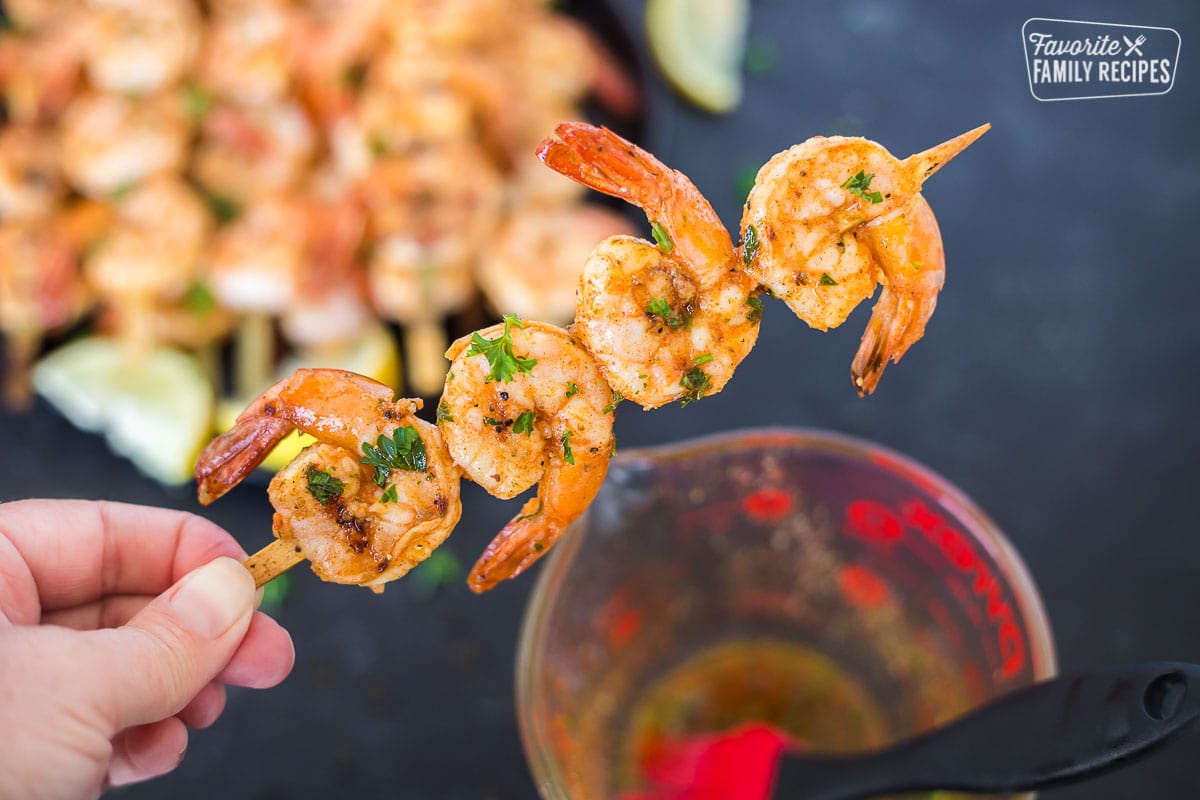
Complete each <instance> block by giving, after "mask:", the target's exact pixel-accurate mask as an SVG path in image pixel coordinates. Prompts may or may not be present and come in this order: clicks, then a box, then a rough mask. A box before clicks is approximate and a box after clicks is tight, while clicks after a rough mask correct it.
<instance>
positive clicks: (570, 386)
mask: <svg viewBox="0 0 1200 800" xmlns="http://www.w3.org/2000/svg"><path fill="white" fill-rule="evenodd" d="M577 394H579V384H577V383H575V381H567V397H574V396H575V395H577Z"/></svg>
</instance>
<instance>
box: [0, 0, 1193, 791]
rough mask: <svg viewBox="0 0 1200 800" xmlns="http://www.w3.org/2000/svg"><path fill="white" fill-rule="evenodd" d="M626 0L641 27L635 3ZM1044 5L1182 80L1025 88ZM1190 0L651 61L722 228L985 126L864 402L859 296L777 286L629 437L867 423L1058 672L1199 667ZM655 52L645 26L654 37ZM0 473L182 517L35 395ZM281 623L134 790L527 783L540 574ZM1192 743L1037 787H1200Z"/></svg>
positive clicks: (472, 493) (484, 501)
mask: <svg viewBox="0 0 1200 800" xmlns="http://www.w3.org/2000/svg"><path fill="white" fill-rule="evenodd" d="M617 5H618V6H619V7H620V8H621V10H622V12H623V14H624V16H625V17H626V19H628V20H629V21H630V22H631V23H633V27H634V35H635V38H637V40H638V42H639V46H640V47H643V46H642V39H643V34H642V32H641V26H640V13H641V8H642V4H641V2H638V1H636V0H620V2H618V3H617ZM1031 16H1044V17H1060V18H1069V19H1091V20H1097V21H1106V22H1121V23H1133V24H1145V25H1160V26H1170V27H1174V28H1176V29H1177V30H1178V31H1179V32H1180V34H1181V35H1182V38H1183V49H1182V55H1181V60H1180V61H1181V63H1180V65H1179V70H1178V77H1177V79H1176V85H1175V88H1174V89H1173V91H1172V92H1171V93H1170V94H1168V95H1166V96H1162V97H1148V98H1129V99H1109V100H1091V101H1081V102H1064V103H1039V102H1036V101H1035V100H1034V99H1033V98H1032V97H1031V96H1030V93H1029V88H1028V85H1027V82H1026V74H1025V60H1024V56H1023V54H1022V49H1021V42H1020V28H1021V24H1022V22H1024V20H1025V19H1026V18H1028V17H1031ZM1197 22H1200V6H1198V5H1197V4H1196V3H1195V2H1193V0H1153V1H1152V2H1146V3H1141V4H1138V5H1137V7H1136V8H1135V7H1134V6H1133V4H1122V3H1116V2H1097V3H1083V2H1051V0H1042V1H1041V2H1019V3H1012V2H1004V3H1000V2H991V3H984V2H959V3H934V2H914V3H900V2H889V1H887V0H869V1H864V0H853V1H849V2H840V3H836V4H834V3H817V2H808V3H797V2H790V1H789V0H759V2H756V3H755V7H754V19H753V23H752V31H751V36H752V39H753V40H754V41H755V42H757V43H769V45H770V46H771V47H772V48H773V49H774V50H775V51H776V53H777V55H778V61H777V63H776V64H775V66H774V67H773V68H772V69H770V70H769V71H767V72H766V73H764V74H759V75H755V76H753V77H751V78H750V79H749V83H748V87H747V94H746V99H745V102H744V104H743V106H742V107H741V109H740V110H739V111H738V112H737V113H735V114H731V115H729V116H727V117H722V118H714V117H710V116H707V115H705V114H703V113H700V112H697V111H695V110H692V109H690V108H689V107H687V105H686V104H684V103H682V102H681V101H679V100H677V99H676V98H675V97H674V96H673V95H672V94H671V93H670V92H669V91H668V90H666V89H665V88H664V86H663V85H662V81H661V78H659V77H658V76H657V74H656V73H655V72H653V71H652V70H651V71H650V72H649V75H650V108H649V113H650V118H649V121H648V129H647V134H646V136H645V139H644V141H643V142H642V143H643V144H645V145H646V146H647V147H649V148H650V149H651V150H653V151H654V152H656V153H657V154H658V155H659V156H661V157H662V158H663V159H664V160H666V161H667V162H668V163H670V164H671V165H673V166H675V167H678V168H680V169H682V170H684V171H685V172H687V173H688V174H689V175H690V176H691V177H692V178H693V179H694V180H695V182H696V183H697V184H698V185H699V187H700V188H701V189H702V190H703V191H704V192H705V193H706V194H707V195H708V197H709V198H711V200H712V202H713V204H714V205H715V206H716V208H717V210H718V211H719V212H720V213H721V215H722V217H723V218H724V219H725V220H726V222H727V223H728V224H730V225H731V226H734V225H736V224H737V221H738V219H739V216H740V202H741V199H742V198H741V197H739V196H738V194H737V189H736V176H737V175H738V173H739V172H742V171H743V170H744V169H745V168H746V167H750V166H756V165H757V164H759V163H761V162H762V161H763V160H765V159H766V158H767V157H769V156H770V155H772V154H773V153H775V152H776V151H777V150H780V149H783V148H784V147H787V146H788V145H791V144H793V143H796V142H799V141H801V140H803V139H805V138H807V137H808V136H811V135H814V134H821V133H830V132H832V131H834V130H835V129H841V130H846V129H847V128H852V129H854V130H853V132H861V133H865V134H867V135H869V136H870V137H871V138H874V139H876V140H878V141H880V142H882V143H883V144H884V145H886V146H887V147H889V148H890V149H891V150H892V151H893V152H895V153H897V154H899V155H904V154H907V153H909V152H912V151H915V150H919V149H922V148H924V147H926V146H929V145H931V144H933V143H935V142H937V141H940V140H942V139H945V138H947V137H949V136H951V135H953V134H956V133H959V132H961V131H963V130H966V129H967V128H970V127H973V126H975V125H977V124H979V123H980V122H983V121H990V122H991V123H992V124H993V126H994V128H993V130H992V131H991V132H990V133H989V134H988V135H987V136H985V137H984V138H983V139H982V140H980V142H979V143H978V144H977V145H975V146H974V147H972V148H971V149H970V150H969V151H968V152H967V153H966V154H965V155H963V156H962V157H961V158H960V159H959V160H957V161H955V162H954V163H953V164H952V165H951V166H950V167H949V168H947V169H946V170H944V171H943V172H941V173H939V174H938V175H937V176H936V177H935V178H934V179H933V180H932V181H931V182H930V183H929V184H928V186H927V189H926V196H927V197H928V199H929V201H930V203H931V204H932V206H933V208H934V209H935V210H936V212H937V214H938V217H939V219H940V222H941V227H942V231H943V234H944V238H945V244H946V253H947V261H948V264H949V270H948V278H947V285H946V289H945V291H944V292H943V294H942V298H941V301H940V303H939V307H938V311H937V314H936V315H935V316H934V318H933V321H932V323H931V325H930V327H929V330H928V333H927V335H926V336H925V339H924V340H923V341H921V342H920V343H919V344H918V345H916V346H915V347H914V348H913V350H912V351H911V352H910V354H909V355H908V356H906V358H905V360H904V362H903V363H902V364H900V365H899V366H893V367H891V368H890V369H889V370H888V372H887V374H886V375H885V377H884V379H883V381H882V383H881V385H880V389H879V391H878V392H877V394H876V395H875V396H874V397H872V398H870V399H867V400H860V399H858V398H857V397H856V396H855V394H854V392H853V391H852V389H851V386H850V381H849V374H848V368H849V363H850V358H851V356H852V354H853V352H854V349H855V347H856V345H857V340H858V337H859V336H860V334H861V331H862V329H863V327H864V325H865V323H866V319H867V316H868V314H869V304H865V305H864V306H863V307H862V308H860V309H859V310H858V311H857V312H856V313H855V314H854V315H853V316H852V317H851V318H850V320H849V322H848V323H847V324H846V325H844V326H843V327H842V328H841V329H839V330H837V331H834V332H831V333H827V334H818V333H816V332H813V331H810V330H808V329H807V328H806V327H805V326H804V325H803V324H802V323H800V322H799V321H798V320H796V319H795V318H794V317H792V316H791V315H790V314H789V313H788V311H787V309H786V307H785V306H783V305H782V304H780V303H777V302H768V304H767V308H766V312H765V321H764V325H763V330H762V336H761V338H760V339H759V344H758V347H757V348H756V349H755V351H754V352H753V353H752V354H751V356H750V357H749V358H748V359H747V360H746V362H745V363H744V364H743V366H742V367H741V369H740V370H739V372H738V375H737V377H736V379H735V380H734V381H733V382H732V383H731V384H730V386H729V388H728V389H726V391H725V392H724V393H723V394H721V395H719V396H717V397H714V398H710V399H706V400H705V401H704V402H703V403H700V404H698V405H694V406H691V407H689V408H687V409H685V410H680V409H677V408H675V409H664V410H662V411H659V412H655V413H654V414H652V415H648V414H644V413H642V412H640V411H639V410H637V409H635V408H630V407H628V406H626V407H624V408H622V409H621V412H620V414H619V415H618V416H619V419H618V421H617V432H618V436H619V439H620V443H621V446H622V447H623V448H628V447H631V446H635V445H642V444H651V443H663V442H674V441H678V440H681V439H684V438H686V437H689V436H694V435H699V434H706V433H710V432H713V431H717V430H728V429H733V428H738V427H746V426H757V425H802V426H812V427H821V428H831V429H834V430H839V431H843V432H847V433H851V434H855V435H858V436H863V437H866V438H870V439H874V440H877V441H879V442H882V443H884V444H886V445H888V446H890V447H892V448H894V449H897V450H899V451H901V452H904V453H907V454H909V455H911V456H913V457H915V458H916V459H918V460H919V461H922V462H925V463H926V464H928V465H929V466H931V467H933V468H934V469H935V470H937V471H939V472H941V473H942V474H944V475H945V476H947V477H948V478H949V479H950V480H952V481H953V482H955V483H957V484H959V485H960V486H961V487H962V488H963V489H964V490H966V492H967V493H968V494H970V495H971V496H973V497H974V498H975V499H976V500H977V501H978V502H979V504H980V505H981V506H982V507H983V508H984V509H986V510H987V511H988V512H989V513H990V514H991V515H992V516H993V517H994V518H995V519H996V520H997V521H998V522H999V523H1000V525H1001V526H1002V528H1004V529H1005V530H1006V531H1007V533H1008V535H1009V536H1010V538H1011V539H1012V540H1013V542H1014V543H1015V544H1016V545H1017V547H1018V548H1019V550H1020V551H1021V552H1022V553H1023V555H1024V556H1025V558H1026V560H1027V561H1028V563H1029V566H1030V568H1031V570H1032V572H1033V575H1034V577H1035V578H1036V580H1037V582H1038V584H1039V586H1040V587H1041V589H1042V593H1043V596H1044V598H1045V601H1046V605H1047V608H1048V610H1049V613H1050V616H1051V618H1052V621H1053V625H1054V629H1055V635H1056V639H1057V642H1058V646H1059V652H1060V656H1061V661H1062V665H1063V666H1064V667H1065V668H1072V667H1081V666H1085V665H1088V664H1093V663H1096V662H1101V661H1108V660H1113V659H1123V658H1173V659H1183V660H1190V661H1200V582H1198V581H1197V576H1198V575H1200V566H1198V565H1200V535H1198V534H1200V531H1197V529H1196V525H1195V519H1196V516H1197V512H1198V511H1200V508H1198V502H1197V497H1198V496H1200V494H1198V492H1197V487H1196V485H1195V484H1196V479H1197V477H1198V475H1200V470H1197V463H1198V456H1197V450H1198V448H1200V433H1198V432H1197V428H1196V426H1195V425H1194V421H1193V417H1194V412H1195V410H1196V408H1197V390H1198V389H1200V375H1198V369H1197V354H1198V353H1200V324H1197V321H1196V312H1195V308H1196V297H1197V293H1198V292H1200V260H1198V259H1197V257H1196V254H1195V253H1194V252H1193V250H1192V244H1191V235H1192V234H1193V233H1194V232H1196V230H1197V227H1196V226H1197V225H1198V224H1200V183H1198V178H1200V147H1197V144H1196V143H1197V130H1198V128H1200V102H1198V101H1200V92H1198V91H1197V86H1198V81H1200V61H1196V60H1193V57H1192V46H1193V44H1194V40H1193V39H1192V38H1191V37H1192V34H1193V31H1194V30H1195V29H1196V23H1197ZM643 52H644V47H643ZM0 425H2V426H3V428H2V429H3V431H4V438H3V442H4V456H3V459H2V462H0V496H2V497H3V498H4V499H12V498H17V497H24V496H33V495H53V496H85V497H108V498H116V499H123V500H130V501H137V502H145V503H154V504H162V505H171V506H178V507H182V508H189V509H192V510H199V509H198V507H197V506H196V504H195V502H194V500H193V499H192V495H191V491H190V490H189V489H180V490H166V489H161V488H159V487H156V486H154V485H153V484H152V483H150V482H149V481H148V480H145V479H143V478H141V477H140V476H138V475H137V474H136V472H135V471H134V470H133V469H132V468H131V467H130V466H128V465H127V464H125V463H124V462H118V461H116V460H115V459H113V458H112V457H111V456H109V455H108V454H107V451H106V449H105V447H104V445H103V443H102V442H101V441H100V440H99V439H97V438H95V437H92V436H87V435H82V434H80V433H78V432H77V431H75V430H74V429H73V428H72V427H71V426H70V425H69V424H68V423H66V422H65V421H63V420H62V419H60V418H58V417H57V416H55V415H54V414H53V413H51V412H50V411H49V410H47V409H46V408H45V407H44V406H39V407H38V408H37V409H36V411H35V412H34V413H31V414H27V415H24V416H20V417H15V416H3V417H0ZM264 495H265V493H264V492H263V491H262V488H261V486H247V487H243V488H242V489H240V490H238V491H236V492H235V493H234V494H233V495H232V496H231V497H229V498H228V499H226V500H223V501H222V502H220V503H218V504H217V505H215V506H213V507H212V508H211V509H207V510H205V511H204V513H205V514H206V515H208V516H210V517H212V518H213V519H215V520H217V521H218V522H220V523H221V524H223V525H225V526H226V527H228V528H229V530H231V531H232V532H233V533H234V534H235V535H236V536H237V537H238V538H239V539H240V540H241V541H242V542H243V543H244V544H245V545H246V547H247V548H250V549H253V548H255V547H257V546H259V545H260V544H263V543H265V542H266V540H267V536H268V535H269V534H268V525H269V516H270V510H269V507H268V505H267V502H266V499H265V496H264ZM463 507H464V516H463V521H462V524H461V525H460V526H459V528H458V531H457V532H456V534H455V535H454V537H453V539H452V540H451V541H450V543H449V544H448V546H449V547H450V548H451V549H452V550H453V551H454V552H455V553H457V554H458V555H459V557H460V558H461V559H462V560H463V561H464V562H469V561H470V560H472V559H473V558H474V557H475V555H476V554H478V553H479V552H480V550H481V549H482V547H483V546H484V544H485V543H486V542H487V540H488V539H489V538H490V537H491V536H492V535H493V534H494V533H495V532H496V531H497V530H498V529H499V527H500V525H501V524H502V523H503V522H504V521H505V520H506V519H507V518H508V516H509V515H511V514H512V513H514V512H515V507H514V506H513V505H512V504H508V505H506V504H504V503H501V502H499V501H496V500H493V499H491V498H489V497H487V496H486V495H485V494H484V493H483V492H482V491H479V490H478V489H477V488H475V487H473V486H466V485H464V493H463ZM298 572H299V573H300V574H298V575H297V577H296V580H295V581H294V584H293V591H292V593H291V595H290V597H289V598H288V599H287V601H286V602H285V604H284V606H283V607H282V609H281V610H280V611H279V614H278V616H279V618H280V619H281V620H282V621H283V623H284V624H285V625H287V626H288V627H289V628H290V629H291V630H292V632H293V635H294V637H295V640H296V646H297V665H296V670H295V673H294V675H293V676H292V677H291V678H290V679H289V680H288V681H287V682H286V683H285V684H284V685H283V686H282V687H280V688H278V689H276V690H274V691H270V692H263V693H250V692H231V694H230V698H229V707H228V710H227V711H226V714H225V716H224V718H223V719H222V720H221V722H220V723H219V724H218V725H217V726H216V728H214V729H213V730H211V731H206V732H202V733H198V734H195V735H194V736H193V737H192V744H191V747H190V752H189V754H188V757H187V760H186V761H185V762H184V764H183V766H182V767H181V768H180V769H179V770H178V771H177V772H176V773H175V774H174V775H172V776H171V777H169V778H167V779H164V780H160V781H157V782H154V783H151V784H149V785H146V786H143V787H139V788H136V789H132V790H126V791H125V792H123V793H122V794H124V795H125V796H128V797H131V798H133V797H137V798H142V797H160V796H175V797H216V796H220V797H239V798H241V797H247V798H283V797H297V798H308V797H312V798H316V797H332V796H340V795H350V794H353V795H355V796H359V797H365V798H373V797H413V798H438V799H439V800H440V799H442V798H445V799H446V800H449V799H450V798H497V799H498V798H527V797H532V796H534V790H533V787H532V784H531V782H530V779H529V776H528V773H527V771H526V768H525V766H524V762H523V758H522V754H521V748H520V744H519V741H518V737H517V730H516V724H515V720H514V715H513V693H512V660H513V652H514V647H515V641H516V635H517V629H518V622H519V619H520V613H521V609H522V605H523V603H524V601H525V598H526V596H527V594H528V592H529V590H530V588H531V586H532V580H531V578H529V577H526V578H524V579H521V580H518V581H515V582H511V583H509V584H506V585H504V586H502V587H501V588H499V589H497V590H495V591H493V592H492V593H490V594H488V595H487V596H485V597H482V598H477V597H474V596H472V595H470V594H469V593H468V592H467V591H466V590H465V588H463V587H462V586H459V585H455V586H453V587H450V588H447V589H444V590H442V591H441V592H440V593H439V594H438V595H437V596H434V597H432V598H426V597H421V596H419V595H418V594H417V593H415V592H414V591H412V589H411V587H409V586H406V585H405V584H404V583H401V584H398V585H396V586H394V587H392V588H391V589H390V590H389V591H388V592H387V593H386V594H384V595H383V596H381V597H378V598H376V597H374V596H372V595H370V594H368V593H367V592H363V591H358V590H352V589H346V588H339V587H331V586H324V585H321V584H320V583H319V582H318V581H317V580H316V579H315V578H313V577H312V576H311V575H310V574H308V573H307V571H305V570H299V571H298ZM1198 753H1200V738H1191V739H1187V740H1185V741H1183V742H1181V743H1179V744H1178V745H1176V746H1175V747H1174V748H1173V750H1172V751H1171V752H1169V753H1167V754H1165V755H1163V756H1161V757H1158V758H1156V759H1154V760H1153V761H1151V762H1147V763H1145V764H1143V765H1139V766H1136V767H1133V768H1131V769H1129V770H1127V771H1125V772H1123V773H1121V774H1118V775H1114V776H1111V777H1109V778H1105V779H1103V780H1101V781H1098V782H1095V783H1092V784H1088V785H1086V786H1083V787H1080V788H1077V789H1064V790H1058V791H1054V792H1048V793H1046V794H1045V795H1044V796H1045V797H1048V798H1064V799H1065V798H1091V799H1092V800H1105V799H1107V798H1146V797H1153V798H1193V797H1196V796H1197V794H1198V793H1200V774H1198V771H1197V768H1196V763H1197V754H1198Z"/></svg>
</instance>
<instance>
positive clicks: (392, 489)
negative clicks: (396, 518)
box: [379, 483, 399, 503]
mask: <svg viewBox="0 0 1200 800" xmlns="http://www.w3.org/2000/svg"><path fill="white" fill-rule="evenodd" d="M398 501H399V498H398V497H397V496H396V484H394V483H393V484H390V485H389V486H388V488H386V489H384V490H383V494H381V495H380V496H379V502H381V503H395V502H398Z"/></svg>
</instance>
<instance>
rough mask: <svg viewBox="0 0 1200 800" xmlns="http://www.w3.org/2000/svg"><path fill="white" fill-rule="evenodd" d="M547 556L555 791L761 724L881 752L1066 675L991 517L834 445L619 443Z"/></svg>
mask: <svg viewBox="0 0 1200 800" xmlns="http://www.w3.org/2000/svg"><path fill="white" fill-rule="evenodd" d="M548 562H549V563H547V564H546V566H545V568H544V569H543V571H542V574H541V576H540V577H539V580H538V584H537V587H536V589H535V591H534V594H533V597H532V598H531V600H530V605H529V607H528V609H527V611H526V616H525V621H524V625H523V628H522V635H521V644H520V651H519V653H518V662H517V704H518V717H519V722H520V726H521V732H522V738H523V740H524V745H525V751H526V755H527V757H528V759H529V763H530V767H531V770H532V772H533V775H534V778H535V781H536V783H537V786H538V790H539V792H540V793H541V795H542V797H543V798H545V799H546V800H559V798H564V799H565V798H570V799H571V800H600V799H602V798H615V797H619V796H620V795H621V794H622V793H623V792H625V791H631V790H634V789H635V788H637V786H638V784H639V780H640V772H639V764H640V763H641V762H642V759H644V758H646V757H647V754H648V753H649V752H650V751H653V749H654V747H655V746H656V743H658V742H661V741H662V740H663V739H665V738H671V737H679V736H690V735H696V734H702V733H706V732H713V731H719V730H725V729H728V728H730V727H733V726H735V725H737V724H739V723H743V722H749V721H765V722H769V723H771V724H774V725H777V726H779V727H782V728H784V729H785V730H787V731H788V732H789V733H791V734H792V735H793V736H795V737H796V738H798V739H802V740H804V741H805V742H806V744H808V745H810V746H811V747H813V748H814V749H821V750H825V751H834V752H837V751H842V752H847V751H854V750H860V749H864V748H869V747H874V746H879V745H882V744H886V743H887V742H889V741H892V740H894V739H897V738H903V737H905V736H908V735H910V734H913V733H916V732H918V731H920V730H923V729H926V728H928V727H931V726H934V725H937V724H939V723H941V722H943V721H945V720H948V719H951V718H953V717H955V716H957V715H959V714H961V713H962V712H964V711H966V710H967V709H969V708H971V707H973V706H975V705H978V704H980V703H983V702H985V701H987V700H989V699H991V698H993V697H996V696H998V695H1000V694H1004V693H1006V692H1008V691H1011V690H1012V689H1015V688H1017V687H1019V686H1023V685H1025V684H1027V683H1030V682H1032V681H1035V680H1041V679H1044V678H1047V677H1050V676H1052V675H1053V674H1054V673H1055V669H1056V665H1055V656H1054V648H1053V644H1052V640H1051V634H1050V628H1049V623H1048V621H1047V619H1046V615H1045V612H1044V610H1043V608H1042V604H1041V600H1040V598H1039V597H1038V594H1037V591H1036V589H1035V588H1034V586H1033V583H1032V581H1031V580H1030V578H1029V575H1028V573H1027V571H1026V570H1025V567H1024V565H1023V564H1022V563H1021V561H1020V559H1019V558H1018V557H1017V555H1016V553H1015V552H1014V551H1013V549H1012V547H1011V546H1010V545H1009V544H1008V542H1007V541H1006V540H1005V539H1004V537H1003V536H1002V534H1001V533H1000V532H999V530H997V528H996V526H995V524H994V523H992V522H991V521H990V520H989V519H988V518H987V517H986V516H985V515H984V514H983V512H982V511H980V510H979V509H978V507H976V506H975V505H974V504H973V503H972V502H971V501H970V500H969V499H968V498H967V497H966V496H964V495H963V494H962V493H961V492H960V491H958V490H957V489H956V488H954V487H953V486H951V485H950V484H949V483H947V482H946V481H945V480H944V479H942V478H940V477H939V476H937V475H935V474H933V473H932V472H930V471H929V470H927V469H925V468H923V467H921V466H919V465H917V464H915V463H913V462H912V461H910V460H908V459H906V458H904V457H903V456H900V455H897V454H895V453H893V452H890V451H888V450H886V449H884V448H882V447H879V446H877V445H874V444H871V443H868V442H865V441H861V440H856V439H852V438H849V437H845V436H840V435H837V434H832V433H825V432H818V431H806V430H778V429H774V430H759V431H745V432H738V433H732V434H726V435H720V436H714V437H709V438H704V439H698V440H694V441H691V442H686V443H683V444H680V445H676V446H671V447H663V448H656V449H648V450H641V451H632V452H627V453H622V454H621V455H620V456H619V457H618V458H617V459H615V460H614V462H613V465H612V467H611V469H610V472H609V475H608V478H607V481H606V483H605V486H604V488H603V490H602V491H601V492H600V494H599V496H598V497H597V498H596V500H595V502H594V503H593V504H592V506H591V508H590V509H589V511H588V513H587V514H586V515H585V516H584V518H582V519H581V520H580V521H579V522H578V523H576V525H575V526H574V529H573V530H572V531H571V532H569V533H568V534H567V536H566V537H565V538H564V541H562V542H561V543H560V544H559V545H558V546H557V547H556V548H555V552H554V553H553V554H552V555H551V556H550V558H549V560H548Z"/></svg>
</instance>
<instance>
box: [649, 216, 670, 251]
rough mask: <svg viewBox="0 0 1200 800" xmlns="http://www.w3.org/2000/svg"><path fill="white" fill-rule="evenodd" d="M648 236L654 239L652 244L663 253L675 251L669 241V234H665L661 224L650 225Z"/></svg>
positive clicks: (665, 231)
mask: <svg viewBox="0 0 1200 800" xmlns="http://www.w3.org/2000/svg"><path fill="white" fill-rule="evenodd" d="M650 235H651V236H653V237H654V243H655V244H656V245H658V249H659V250H662V251H663V252H664V253H669V252H671V251H672V250H674V249H675V243H674V242H672V241H671V234H669V233H667V229H666V228H664V227H663V226H662V223H661V222H657V221H655V222H651V223H650Z"/></svg>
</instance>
